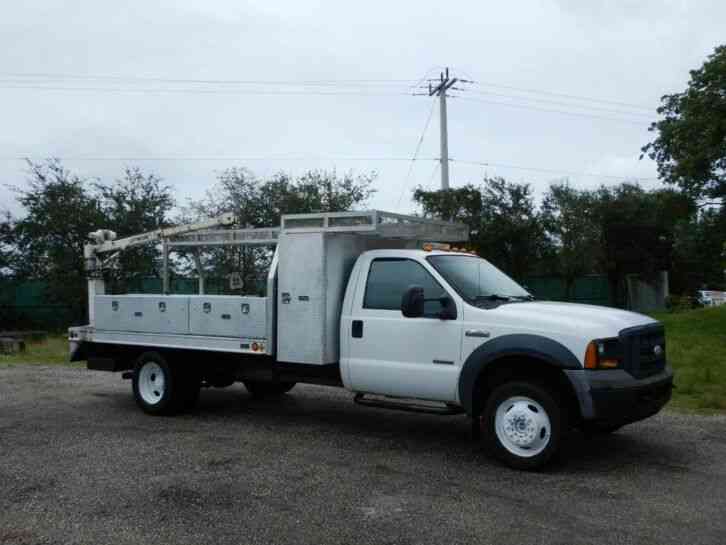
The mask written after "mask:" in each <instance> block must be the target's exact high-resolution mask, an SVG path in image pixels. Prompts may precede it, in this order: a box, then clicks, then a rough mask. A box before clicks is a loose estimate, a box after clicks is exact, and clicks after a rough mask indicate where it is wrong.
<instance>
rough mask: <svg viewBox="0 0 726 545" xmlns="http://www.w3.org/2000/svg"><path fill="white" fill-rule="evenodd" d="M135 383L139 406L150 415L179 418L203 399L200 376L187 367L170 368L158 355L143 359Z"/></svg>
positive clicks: (144, 356) (139, 360)
mask: <svg viewBox="0 0 726 545" xmlns="http://www.w3.org/2000/svg"><path fill="white" fill-rule="evenodd" d="M131 382H132V387H133V391H134V399H135V400H136V404H137V405H138V406H139V407H140V408H141V410H143V411H144V412H146V413H148V414H154V415H162V414H163V415H170V414H175V413H178V412H180V411H183V410H186V409H190V408H192V407H193V406H194V405H196V403H197V400H198V399H199V388H200V385H201V381H200V378H199V375H198V374H196V373H195V372H194V371H193V370H191V369H189V368H187V367H185V366H184V365H183V364H178V365H170V364H169V362H167V361H166V359H165V358H164V357H163V356H162V355H161V354H159V353H158V352H145V353H144V354H142V355H141V356H140V357H139V359H138V360H137V361H136V366H135V368H134V374H133V377H132V381H131Z"/></svg>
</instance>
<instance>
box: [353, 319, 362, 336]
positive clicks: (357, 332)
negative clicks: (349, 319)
mask: <svg viewBox="0 0 726 545" xmlns="http://www.w3.org/2000/svg"><path fill="white" fill-rule="evenodd" d="M351 333H352V335H353V338H354V339H362V338H363V320H353V327H352V328H351Z"/></svg>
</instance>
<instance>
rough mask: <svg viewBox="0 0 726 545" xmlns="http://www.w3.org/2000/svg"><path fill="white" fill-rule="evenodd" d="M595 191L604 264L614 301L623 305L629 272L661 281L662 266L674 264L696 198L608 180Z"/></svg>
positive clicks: (596, 217)
mask: <svg viewBox="0 0 726 545" xmlns="http://www.w3.org/2000/svg"><path fill="white" fill-rule="evenodd" d="M593 197H594V201H593V214H594V217H595V219H596V221H597V224H598V230H599V244H598V246H599V252H598V261H599V263H598V269H599V270H600V271H601V272H603V273H605V274H607V275H608V281H609V284H610V295H611V302H612V303H613V304H614V305H616V306H623V305H624V304H625V292H624V284H625V278H626V275H628V274H638V275H640V276H641V277H642V278H644V279H645V280H648V281H651V282H655V281H656V277H657V273H658V272H659V271H662V270H670V269H671V268H672V263H673V253H672V252H673V247H674V241H675V237H676V233H677V227H678V225H679V224H680V223H681V222H683V221H684V220H687V219H688V218H689V217H690V216H691V215H692V214H693V213H694V211H695V204H694V201H693V199H691V198H690V197H689V196H688V195H686V194H684V193H680V192H678V191H674V190H672V189H658V190H654V191H645V190H644V189H643V188H642V187H640V186H639V185H637V184H629V183H623V184H620V185H618V186H615V187H605V186H602V187H600V188H599V189H598V190H596V191H595V192H594V193H593Z"/></svg>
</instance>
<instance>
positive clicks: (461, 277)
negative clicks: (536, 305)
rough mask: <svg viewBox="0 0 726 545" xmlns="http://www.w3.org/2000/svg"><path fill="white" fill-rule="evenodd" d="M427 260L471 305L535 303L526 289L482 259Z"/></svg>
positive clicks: (439, 257) (438, 257) (435, 257)
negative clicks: (503, 302) (480, 303)
mask: <svg viewBox="0 0 726 545" xmlns="http://www.w3.org/2000/svg"><path fill="white" fill-rule="evenodd" d="M426 259H428V261H429V263H431V265H433V267H434V268H435V269H436V270H437V271H438V272H439V274H441V276H443V277H444V278H445V279H446V280H447V282H449V284H451V286H452V287H453V288H454V289H455V290H456V291H457V292H459V295H461V296H462V297H464V298H465V299H467V300H469V302H471V303H478V302H480V301H516V300H520V301H522V300H531V299H534V297H532V296H531V295H530V294H529V293H528V292H527V291H526V290H525V289H524V288H523V287H522V286H520V285H519V284H517V283H516V282H515V281H514V280H512V279H511V278H509V277H508V276H507V275H506V274H504V273H503V272H502V271H500V270H499V269H497V268H496V267H495V266H494V265H492V264H491V263H489V262H488V261H486V260H484V259H481V258H480V257H474V256H466V255H432V256H429V257H427V258H426Z"/></svg>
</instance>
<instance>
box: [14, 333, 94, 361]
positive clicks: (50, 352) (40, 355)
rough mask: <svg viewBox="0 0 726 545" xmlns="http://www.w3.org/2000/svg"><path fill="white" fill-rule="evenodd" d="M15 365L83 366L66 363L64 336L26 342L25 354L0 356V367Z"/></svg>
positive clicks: (65, 341) (66, 349)
mask: <svg viewBox="0 0 726 545" xmlns="http://www.w3.org/2000/svg"><path fill="white" fill-rule="evenodd" d="M17 364H40V365H70V366H72V367H83V366H84V365H85V364H84V363H70V362H69V361H68V338H67V336H65V335H53V336H50V337H48V338H46V339H44V340H42V341H39V342H37V341H31V342H26V344H25V352H20V353H18V354H0V365H17Z"/></svg>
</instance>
